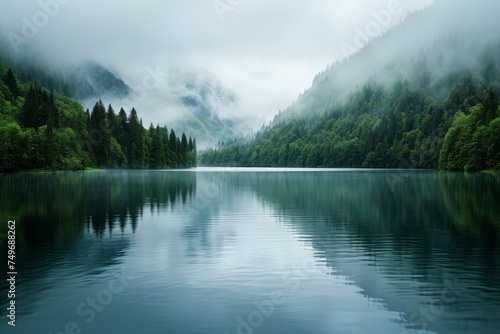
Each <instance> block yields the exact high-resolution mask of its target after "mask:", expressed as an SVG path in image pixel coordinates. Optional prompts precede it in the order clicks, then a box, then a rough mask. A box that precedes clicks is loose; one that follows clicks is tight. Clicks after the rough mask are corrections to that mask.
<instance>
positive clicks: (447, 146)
mask: <svg viewBox="0 0 500 334" xmlns="http://www.w3.org/2000/svg"><path fill="white" fill-rule="evenodd" d="M463 91H467V94H466V95H461V94H460V93H459V92H463ZM484 95H486V96H484ZM443 142H444V146H443ZM200 163H201V164H203V165H217V166H248V167H265V166H271V167H366V168H438V167H440V168H442V169H448V170H464V169H466V170H469V171H473V170H484V169H500V112H499V109H498V103H497V99H496V95H495V92H494V88H493V87H491V88H490V89H489V90H488V91H487V92H486V94H484V92H483V91H482V89H481V87H480V86H474V85H473V84H472V82H470V80H469V79H467V77H463V78H461V79H460V80H459V81H458V82H456V83H455V84H454V85H453V88H452V89H451V91H450V93H449V95H448V96H447V98H445V99H444V100H442V101H438V100H436V99H434V98H432V95H430V94H427V92H426V91H425V90H423V89H421V88H419V87H412V86H410V84H409V83H408V82H397V83H396V84H394V86H393V87H392V88H391V89H390V90H385V89H384V88H383V87H382V86H376V85H375V86H365V87H364V88H363V89H362V90H360V91H359V92H357V93H355V94H353V95H352V97H351V99H350V101H349V102H348V103H346V104H345V105H344V106H342V107H338V108H335V109H333V110H331V111H330V112H328V113H325V114H323V115H322V116H319V117H317V118H312V119H304V118H301V119H299V118H292V119H290V120H282V121H280V123H279V124H276V125H272V126H269V127H266V128H264V129H263V130H261V131H260V132H259V133H258V134H257V136H256V138H255V139H254V140H253V141H251V142H249V143H246V142H241V141H236V142H232V143H229V144H225V145H224V146H223V147H221V148H219V149H215V150H207V151H205V152H203V153H202V154H201V156H200Z"/></svg>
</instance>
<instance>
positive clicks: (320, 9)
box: [0, 0, 434, 120]
mask: <svg viewBox="0 0 500 334" xmlns="http://www.w3.org/2000/svg"><path fill="white" fill-rule="evenodd" d="M53 2H56V3H58V4H59V5H58V7H59V8H55V7H54V6H53V4H52V5H51V6H48V7H47V8H49V10H47V9H43V7H44V6H42V5H41V3H47V4H49V3H53ZM433 2H434V1H433V0H344V1H340V0H339V1H332V0H312V1H311V0H272V1H271V0H217V1H214V0H189V1H188V0H184V1H182V0H175V1H174V0H170V1H169V0H142V1H139V0H41V1H38V0H36V1H35V0H29V1H28V0H26V1H18V0H2V1H0V25H1V29H2V31H3V34H4V37H5V36H9V35H8V34H9V33H15V34H17V35H18V36H21V37H23V36H24V35H23V26H24V25H25V22H26V21H29V22H32V23H33V22H34V23H37V24H39V25H40V26H41V27H40V28H39V29H38V30H39V31H38V32H37V33H36V34H35V36H34V37H30V38H28V39H27V40H28V43H27V45H25V44H24V43H23V44H20V45H19V48H20V49H26V48H31V47H34V46H36V47H39V50H42V51H41V52H42V53H43V54H44V57H45V58H47V59H51V60H54V61H56V62H66V63H74V62H78V61H81V60H85V59H88V60H95V61H97V62H100V63H102V64H103V65H105V66H108V67H110V68H111V69H113V70H114V71H115V72H117V73H118V74H119V75H120V76H121V77H122V78H124V79H125V81H126V82H127V83H129V84H130V85H131V86H134V85H137V84H140V78H143V77H144V76H145V75H147V72H146V67H148V66H149V67H151V68H155V67H159V68H168V67H171V66H174V67H181V68H184V67H185V68H203V69H206V70H208V71H210V72H212V73H213V74H215V75H216V76H217V77H218V78H220V80H221V81H222V83H223V84H224V85H225V86H226V87H227V88H229V89H231V90H232V91H233V92H235V93H236V94H237V95H238V96H239V97H240V98H241V109H242V110H243V111H244V112H247V113H250V112H251V113H253V114H255V115H258V116H261V117H265V118H266V120H270V119H271V118H272V117H273V115H274V114H275V113H277V112H278V111H279V110H281V109H284V108H286V107H287V106H288V105H290V104H291V103H292V101H293V100H294V99H296V98H297V96H298V94H300V93H301V92H303V91H304V89H306V88H308V87H310V86H311V83H312V80H313V78H314V76H315V74H316V73H318V72H320V71H322V70H324V69H325V68H326V66H328V65H329V64H331V63H333V62H334V61H336V60H340V59H341V58H343V56H344V55H345V51H342V48H341V46H342V45H343V46H346V45H349V46H354V47H356V45H355V43H356V40H355V37H356V34H357V30H356V29H360V30H361V31H364V32H366V31H367V29H369V28H371V29H373V30H372V31H373V32H375V33H376V32H378V29H377V26H376V25H377V20H376V18H375V16H374V12H377V13H382V14H383V13H387V12H389V11H390V10H393V12H395V14H391V17H389V18H388V19H389V21H387V22H388V23H387V24H386V23H384V20H386V17H385V16H383V15H382V16H381V17H380V18H379V21H380V20H382V21H380V22H382V23H378V24H379V27H380V28H381V29H380V33H382V32H384V31H385V30H387V29H388V28H389V27H390V26H393V25H396V24H397V23H399V22H400V20H401V19H402V17H404V16H405V15H407V14H408V13H409V12H411V11H413V10H415V9H416V8H421V7H424V6H427V5H430V4H432V3H433ZM63 3H64V4H63ZM395 9H396V10H395ZM51 10H52V11H53V12H54V15H53V17H49V19H48V20H45V21H46V22H44V18H47V16H45V17H44V15H43V14H41V13H40V12H41V11H42V12H43V11H49V12H50V11H51ZM381 11H382V12H381ZM50 14H52V13H50ZM36 20H38V21H36ZM370 24H371V25H370ZM10 36H11V37H12V36H13V35H10ZM24 41H26V40H24ZM38 52H39V51H38Z"/></svg>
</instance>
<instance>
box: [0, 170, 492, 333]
mask: <svg viewBox="0 0 500 334" xmlns="http://www.w3.org/2000/svg"><path fill="white" fill-rule="evenodd" d="M499 195H500V176H498V175H486V174H462V173H460V174H453V173H438V172H435V171H385V170H320V169H318V170H301V169H298V170H288V169H203V168H199V169H194V170H189V171H106V172H93V173H83V172H81V173H78V172H77V173H57V174H13V175H0V210H1V211H0V218H1V222H2V225H1V226H2V227H1V230H0V233H2V234H3V238H2V239H1V241H2V244H1V245H0V249H1V250H2V252H1V254H2V257H3V259H4V260H2V262H5V265H2V271H3V272H4V274H3V275H5V273H6V272H7V269H6V262H7V239H6V238H5V234H7V222H8V221H9V220H15V221H16V224H15V226H16V271H17V277H16V286H15V288H16V293H15V295H16V296H15V305H16V323H15V324H16V328H15V329H14V328H12V327H10V326H9V325H7V321H9V319H8V318H7V315H8V312H9V311H7V308H8V307H9V304H8V303H9V301H8V300H7V293H8V290H9V284H8V283H7V282H6V280H5V279H4V280H2V283H1V299H0V301H1V312H0V313H1V319H2V321H1V323H0V331H1V333H27V334H31V333H53V334H59V333H92V334H100V333H103V334H104V333H106V334H109V333H153V334H155V333H186V334H188V333H189V334H197V333H200V334H202V333H203V334H212V333H217V334H233V333H245V334H250V333H269V334H281V333H287V334H290V333H301V334H302V333H311V334H322V333H325V334H326V333H329V334H330V333H394V334H402V333H441V334H448V333H454V334H455V333H474V334H476V333H498V329H499V328H500V247H499V241H500V239H499V237H500V205H499ZM3 277H5V276H3Z"/></svg>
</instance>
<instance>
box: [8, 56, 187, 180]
mask: <svg viewBox="0 0 500 334" xmlns="http://www.w3.org/2000/svg"><path fill="white" fill-rule="evenodd" d="M34 79H35V80H33V81H34V83H33V82H30V83H24V82H22V80H19V79H18V77H17V76H16V74H15V73H14V72H13V71H12V70H11V69H9V68H7V66H5V65H4V64H3V63H2V62H1V61H0V142H1V143H2V145H0V172H6V171H7V172H8V171H19V170H33V169H35V170H39V169H41V170H77V169H85V168H86V167H101V168H136V169H139V168H176V167H191V166H194V165H195V164H196V141H195V140H193V139H192V138H191V137H189V139H188V137H187V136H186V134H184V133H183V134H182V136H177V135H176V133H175V131H174V130H173V129H170V132H168V130H167V128H166V127H160V126H159V125H158V126H156V127H154V126H151V127H150V128H149V130H146V129H145V128H144V127H143V125H142V121H140V119H139V116H138V114H137V112H136V111H135V109H132V110H131V111H130V113H129V114H127V113H126V112H125V110H123V109H121V110H120V111H119V113H118V114H116V113H115V111H114V110H113V108H112V106H111V105H109V107H108V108H107V109H106V108H105V106H104V104H103V103H102V101H100V100H99V101H98V102H97V103H96V104H95V105H94V107H93V110H92V112H91V113H90V112H87V113H86V112H84V110H83V107H82V106H81V105H80V104H79V103H78V102H76V101H74V100H71V99H70V98H68V97H66V96H64V95H61V94H54V93H53V92H52V91H49V90H48V89H47V88H45V87H43V86H40V85H39V84H38V83H37V81H38V80H36V79H37V78H34Z"/></svg>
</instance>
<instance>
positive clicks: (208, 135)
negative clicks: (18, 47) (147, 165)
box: [0, 39, 263, 147]
mask: <svg viewBox="0 0 500 334" xmlns="http://www.w3.org/2000/svg"><path fill="white" fill-rule="evenodd" d="M0 59H4V62H5V63H6V64H7V65H8V66H9V67H10V68H12V69H13V70H14V72H15V73H16V74H17V75H18V77H19V79H20V80H22V81H24V82H29V81H36V82H39V83H40V84H41V85H42V86H44V87H46V88H48V89H49V90H52V91H54V92H55V93H60V94H64V95H66V96H68V97H71V98H73V99H76V100H77V101H79V102H80V103H82V105H83V106H84V108H85V109H92V107H93V106H94V104H95V101H97V100H99V99H101V100H103V101H109V102H110V103H111V104H113V105H115V106H119V107H120V108H121V107H124V108H125V109H126V110H128V111H130V110H131V108H134V107H135V108H136V109H139V110H141V109H142V110H144V111H147V113H146V115H145V117H144V119H145V122H146V123H147V124H149V123H154V124H157V123H159V124H161V125H162V126H163V125H168V126H173V127H175V128H176V129H178V131H180V133H182V132H185V133H194V132H196V133H197V134H198V136H197V137H198V143H199V146H200V147H209V146H213V145H215V144H217V143H218V142H219V141H227V140H231V139H234V138H235V137H238V136H239V135H241V134H245V135H246V134H250V133H251V132H252V130H253V129H254V128H256V126H260V125H261V124H262V123H263V120H262V119H259V118H257V117H253V116H251V115H243V114H241V113H240V112H238V108H240V104H239V103H240V101H239V97H238V96H237V95H236V94H235V93H234V92H232V91H230V90H229V89H228V88H226V87H224V86H223V85H222V83H221V81H220V80H219V79H218V78H217V77H215V76H214V75H213V74H211V73H210V72H208V71H206V70H203V69H180V68H171V69H169V70H167V71H165V72H163V70H160V72H159V73H153V71H155V70H154V69H151V68H148V71H149V72H147V71H146V75H148V76H147V77H146V79H147V80H152V82H153V84H152V85H151V87H149V86H148V87H145V86H144V83H145V79H144V77H142V78H141V77H138V78H136V77H133V76H128V77H129V78H128V80H127V81H128V82H127V83H126V82H125V80H124V79H122V78H121V77H120V76H119V74H117V73H116V72H113V71H111V70H110V69H108V68H106V67H104V66H103V65H101V64H98V63H96V62H95V61H85V62H82V63H80V64H69V65H68V64H66V65H61V64H59V65H57V66H56V65H55V64H53V63H51V62H50V61H46V60H44V59H43V58H37V57H34V56H32V55H31V56H30V55H29V54H27V53H25V54H22V55H21V56H19V55H18V56H14V55H13V54H12V53H11V52H9V45H8V44H7V41H5V40H2V39H0ZM150 73H152V74H150ZM124 74H126V73H124ZM143 75H144V74H143ZM151 75H152V76H155V77H151ZM156 76H158V77H156ZM146 86H147V85H146ZM132 87H134V88H132Z"/></svg>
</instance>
